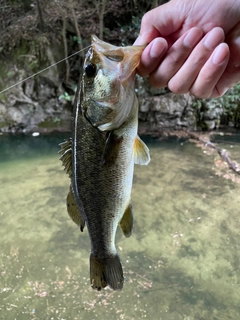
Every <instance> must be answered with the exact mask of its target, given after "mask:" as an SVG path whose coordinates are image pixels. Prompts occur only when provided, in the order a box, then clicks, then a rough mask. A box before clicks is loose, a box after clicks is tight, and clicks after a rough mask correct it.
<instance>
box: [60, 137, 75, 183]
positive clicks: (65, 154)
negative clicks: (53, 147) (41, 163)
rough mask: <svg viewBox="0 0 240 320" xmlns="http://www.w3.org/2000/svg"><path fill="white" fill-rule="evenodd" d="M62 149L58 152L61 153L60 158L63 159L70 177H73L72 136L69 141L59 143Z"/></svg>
mask: <svg viewBox="0 0 240 320" xmlns="http://www.w3.org/2000/svg"><path fill="white" fill-rule="evenodd" d="M59 146H60V147H61V150H60V151H59V152H58V153H60V154H61V157H60V159H59V160H61V161H62V165H63V166H64V170H65V171H66V173H67V174H68V175H69V178H70V179H71V178H72V139H71V138H70V139H69V140H67V141H64V142H62V143H60V144H59Z"/></svg>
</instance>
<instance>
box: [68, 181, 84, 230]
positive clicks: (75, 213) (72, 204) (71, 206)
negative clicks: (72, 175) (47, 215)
mask: <svg viewBox="0 0 240 320" xmlns="http://www.w3.org/2000/svg"><path fill="white" fill-rule="evenodd" d="M67 212H68V214H69V216H70V218H71V219H72V220H73V222H75V223H76V224H77V225H78V226H79V227H80V230H81V231H82V232H83V228H84V226H85V221H84V219H83V217H82V215H81V213H80V212H79V210H78V207H77V204H76V201H75V198H74V195H73V191H72V186H71V185H70V189H69V192H68V195H67Z"/></svg>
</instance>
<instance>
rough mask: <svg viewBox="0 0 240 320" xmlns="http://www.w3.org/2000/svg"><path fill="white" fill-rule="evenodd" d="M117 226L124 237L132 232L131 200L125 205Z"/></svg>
mask: <svg viewBox="0 0 240 320" xmlns="http://www.w3.org/2000/svg"><path fill="white" fill-rule="evenodd" d="M119 227H120V228H121V230H122V232H123V234H124V235H125V237H127V238H128V237H130V236H131V235H132V232H133V209H132V204H131V202H130V203H129V205H128V206H127V209H126V210H125V212H124V214H123V217H122V219H121V220H120V222H119Z"/></svg>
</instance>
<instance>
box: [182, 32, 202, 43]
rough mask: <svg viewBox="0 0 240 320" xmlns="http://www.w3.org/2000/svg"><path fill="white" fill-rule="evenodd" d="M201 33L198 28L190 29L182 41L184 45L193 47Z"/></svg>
mask: <svg viewBox="0 0 240 320" xmlns="http://www.w3.org/2000/svg"><path fill="white" fill-rule="evenodd" d="M202 35H203V32H202V31H201V30H200V29H196V28H194V29H191V30H190V31H189V32H188V33H187V35H186V37H185V38H184V40H183V43H184V45H185V46H186V47H188V48H193V47H195V45H196V44H197V43H198V41H199V40H200V39H201V37H202Z"/></svg>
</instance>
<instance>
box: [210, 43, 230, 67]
mask: <svg viewBox="0 0 240 320" xmlns="http://www.w3.org/2000/svg"><path fill="white" fill-rule="evenodd" d="M225 47H226V45H225V44H224V43H221V44H220V45H219V46H218V47H217V48H216V49H215V50H214V52H213V57H212V62H213V63H214V64H216V65H219V64H221V63H222V62H223V61H224V60H225V59H226V58H227V57H228V50H224V48H225Z"/></svg>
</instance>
